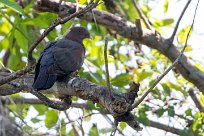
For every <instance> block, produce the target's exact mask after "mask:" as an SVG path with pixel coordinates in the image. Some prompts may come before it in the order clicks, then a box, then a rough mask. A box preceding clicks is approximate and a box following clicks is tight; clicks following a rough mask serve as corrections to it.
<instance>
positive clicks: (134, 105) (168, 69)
mask: <svg viewBox="0 0 204 136" xmlns="http://www.w3.org/2000/svg"><path fill="white" fill-rule="evenodd" d="M199 1H200V0H198V3H197V5H196V9H195V13H194V17H193V22H192V24H191V27H190V30H189V31H188V34H187V36H186V42H185V45H184V47H183V49H182V51H181V54H180V55H179V56H178V57H177V58H176V60H175V61H174V62H173V64H172V65H171V66H170V67H169V68H167V69H166V70H165V72H164V73H163V74H162V75H161V76H160V77H159V78H158V79H157V80H156V81H155V82H154V84H153V85H152V86H151V87H150V88H149V89H148V90H147V92H145V94H144V95H143V96H142V97H141V98H140V99H139V100H138V101H137V102H136V103H135V104H133V108H136V107H137V106H138V105H139V104H140V103H141V102H142V101H143V100H144V99H145V97H146V96H147V95H148V94H149V93H150V92H151V91H152V90H153V89H154V87H155V86H156V85H157V84H158V83H159V82H160V81H161V79H162V78H163V77H164V76H165V75H166V74H167V73H168V72H169V71H170V70H171V69H172V68H173V67H174V66H176V64H177V63H178V62H179V60H180V59H181V57H182V55H183V53H184V51H185V49H186V47H187V43H188V37H189V34H190V32H191V30H192V28H193V25H194V21H195V16H196V11H197V8H198V4H199Z"/></svg>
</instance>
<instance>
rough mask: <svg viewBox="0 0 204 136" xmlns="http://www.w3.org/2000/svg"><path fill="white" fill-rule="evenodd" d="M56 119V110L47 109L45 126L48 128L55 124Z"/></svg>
mask: <svg viewBox="0 0 204 136" xmlns="http://www.w3.org/2000/svg"><path fill="white" fill-rule="evenodd" d="M57 121H58V114H57V111H56V110H49V111H47V113H46V115H45V126H46V127H47V128H49V129H50V128H52V127H54V126H56V123H57Z"/></svg>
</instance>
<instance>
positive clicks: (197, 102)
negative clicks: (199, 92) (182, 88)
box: [188, 88, 204, 112]
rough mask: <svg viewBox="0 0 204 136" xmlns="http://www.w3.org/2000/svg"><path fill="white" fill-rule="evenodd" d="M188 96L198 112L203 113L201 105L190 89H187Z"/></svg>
mask: <svg viewBox="0 0 204 136" xmlns="http://www.w3.org/2000/svg"><path fill="white" fill-rule="evenodd" d="M188 94H189V95H190V96H191V98H192V100H193V101H194V103H195V105H196V107H197V108H198V110H199V111H200V112H204V107H203V106H202V104H201V103H200V101H199V100H198V98H197V97H196V94H195V93H194V91H193V89H192V88H190V89H189V91H188Z"/></svg>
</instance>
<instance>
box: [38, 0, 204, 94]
mask: <svg viewBox="0 0 204 136" xmlns="http://www.w3.org/2000/svg"><path fill="white" fill-rule="evenodd" d="M40 1H41V5H38V7H37V8H35V9H36V10H38V11H41V12H45V11H48V12H54V13H59V7H61V6H62V5H59V3H56V2H52V1H50V0H40ZM64 6H66V8H67V10H70V11H71V10H74V9H75V5H74V4H72V3H70V2H66V3H65V5H64ZM93 13H94V16H95V19H96V21H97V23H98V24H100V25H103V26H104V27H106V28H108V29H110V30H112V31H115V32H116V33H117V34H119V35H121V36H123V37H125V38H128V39H129V40H133V41H135V42H137V43H141V44H143V45H146V46H148V47H150V48H153V49H157V50H158V51H159V52H161V53H162V54H163V55H165V56H166V57H168V58H169V59H170V60H171V61H172V62H174V61H175V60H176V58H178V56H179V55H180V54H181V52H180V51H179V50H178V49H177V48H176V47H175V45H173V44H172V45H171V47H169V41H168V40H166V39H164V38H163V37H162V36H161V35H160V34H158V33H155V32H153V31H151V30H149V29H145V28H143V29H142V31H143V35H142V36H141V35H139V34H138V33H137V32H136V27H135V25H134V24H132V23H131V22H128V21H125V20H124V19H122V18H120V17H118V16H116V15H113V14H111V13H108V12H104V11H100V10H97V9H93ZM80 19H84V20H87V21H89V22H94V17H93V15H92V13H91V12H87V13H86V14H83V15H82V16H80ZM176 68H177V69H178V70H179V72H180V73H181V74H182V76H183V77H184V78H185V79H186V80H188V81H190V82H192V83H193V84H194V85H195V86H197V88H199V90H200V91H201V92H202V93H204V73H203V72H202V71H200V70H199V69H198V68H196V67H195V66H193V65H192V64H191V63H190V62H189V61H188V59H187V57H186V56H185V55H183V56H182V57H181V59H180V61H179V64H178V65H177V66H176Z"/></svg>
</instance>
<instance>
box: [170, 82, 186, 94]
mask: <svg viewBox="0 0 204 136" xmlns="http://www.w3.org/2000/svg"><path fill="white" fill-rule="evenodd" d="M167 85H168V86H169V87H170V88H172V89H175V90H176V91H180V92H181V93H183V94H184V95H186V94H187V93H186V91H185V90H183V88H182V86H180V85H177V84H174V83H171V82H169V83H167Z"/></svg>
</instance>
